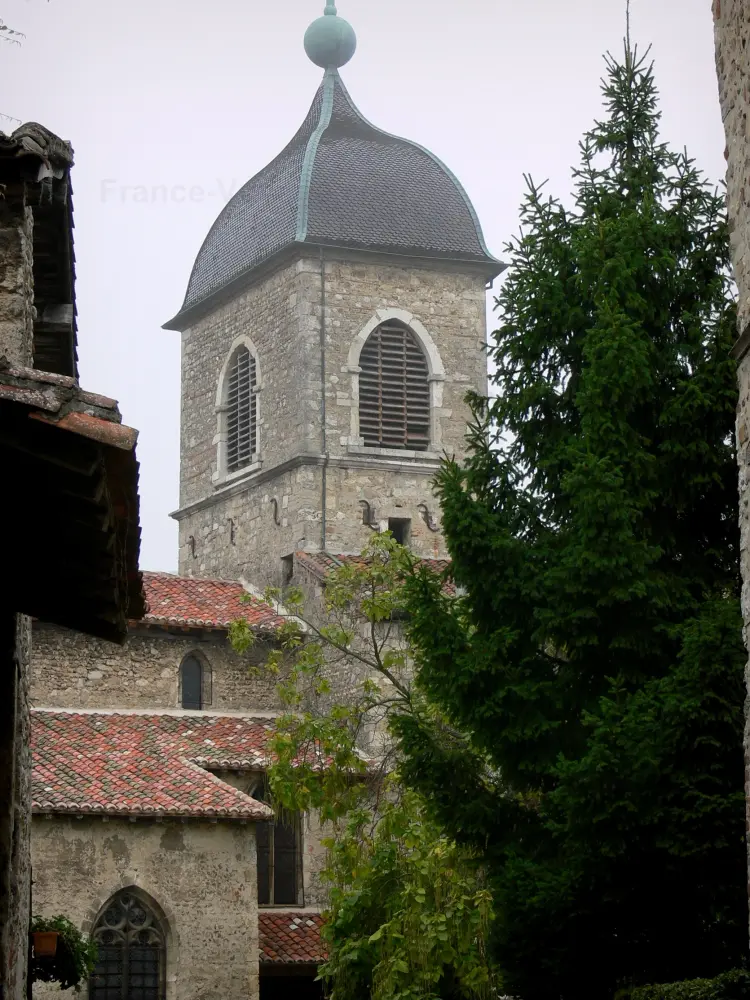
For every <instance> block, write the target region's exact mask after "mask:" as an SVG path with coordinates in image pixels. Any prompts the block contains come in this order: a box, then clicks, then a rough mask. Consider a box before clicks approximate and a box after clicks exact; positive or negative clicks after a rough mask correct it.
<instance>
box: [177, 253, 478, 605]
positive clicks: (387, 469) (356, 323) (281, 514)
mask: <svg viewBox="0 0 750 1000" xmlns="http://www.w3.org/2000/svg"><path fill="white" fill-rule="evenodd" d="M325 299H326V310H325V321H326V453H327V460H326V463H325V464H326V469H325V478H326V486H327V503H326V545H327V546H328V547H329V548H330V549H331V550H332V551H340V552H344V551H359V550H360V549H361V548H363V547H364V545H365V544H366V543H367V540H368V538H369V537H370V529H369V528H368V527H366V526H365V525H363V524H362V509H361V507H360V506H359V501H360V500H367V501H368V502H369V503H370V504H371V505H372V507H373V508H374V509H375V516H376V518H377V520H378V521H379V522H380V526H381V527H385V526H387V519H388V518H389V517H401V518H408V519H410V520H411V535H412V548H413V549H414V550H415V551H416V552H417V553H419V554H420V555H425V556H436V555H443V554H444V551H445V550H444V544H443V540H442V535H441V534H440V532H439V531H438V532H433V531H430V530H429V529H428V528H427V525H426V524H425V522H424V520H423V518H422V516H421V515H420V512H419V510H418V505H420V504H425V505H426V506H427V508H428V509H429V510H430V513H431V514H432V517H433V518H434V519H435V521H437V522H439V516H438V511H437V509H436V507H437V505H436V502H435V500H434V497H433V494H432V486H431V483H432V479H433V477H434V474H435V472H436V470H437V468H438V464H439V459H440V456H441V454H442V452H443V451H447V452H448V453H450V454H456V455H459V456H460V455H461V454H462V453H463V451H464V435H465V431H466V423H467V418H468V408H467V407H466V405H465V403H464V396H465V393H466V391H467V390H468V389H470V388H473V389H478V390H479V391H485V390H486V385H487V363H486V354H485V352H484V349H483V344H484V341H485V337H486V320H485V302H486V292H485V279H484V277H483V276H481V275H478V274H474V273H464V272H461V271H452V270H448V269H445V270H442V269H439V268H438V267H434V268H429V269H428V268H421V267H416V266H396V265H392V264H384V263H370V262H367V263H362V262H360V261H355V260H333V259H329V260H326V262H325ZM321 315H322V312H321V274H320V261H319V260H318V259H315V258H303V259H300V260H298V261H297V262H296V263H294V264H292V265H289V266H287V267H285V268H283V269H282V270H280V271H278V272H276V273H275V274H273V275H272V276H271V277H269V278H266V279H265V280H264V281H262V282H260V283H259V284H258V285H256V286H255V287H253V288H251V289H250V290H249V291H247V292H245V293H244V294H243V295H241V296H239V297H238V298H237V299H235V300H234V301H233V302H231V303H229V304H228V305H226V306H224V307H222V308H221V309H219V310H217V311H215V312H214V313H212V314H211V315H210V316H208V317H206V318H205V319H203V320H201V321H200V322H198V323H197V324H196V325H195V326H194V327H192V328H191V329H190V330H188V331H187V332H186V333H185V334H184V335H183V384H182V421H183V432H182V456H181V480H182V487H181V504H182V507H181V512H180V514H179V519H180V572H181V573H183V574H186V575H195V576H218V577H223V578H229V579H237V578H242V579H245V580H247V581H249V582H250V583H252V584H254V585H256V586H258V587H263V586H265V585H267V584H273V585H278V584H279V583H280V582H281V576H282V562H281V560H282V558H283V557H285V556H288V555H289V554H291V553H292V552H293V551H295V550H296V549H319V548H320V547H321V545H322V524H321V522H322V505H321V497H322V486H323V464H324V462H323V456H322V433H321V390H320V352H319V342H320V323H321ZM389 318H401V319H402V320H403V321H405V322H408V323H410V325H411V326H412V327H413V328H414V329H415V330H416V329H419V330H421V331H424V332H425V333H426V336H427V337H428V338H429V339H430V341H431V342H432V345H434V351H435V352H437V354H438V355H439V361H438V363H439V364H442V367H443V368H444V374H438V375H436V376H435V377H434V379H432V387H431V391H432V399H433V404H434V405H433V407H432V426H433V447H432V450H431V451H430V452H428V453H409V452H395V453H394V452H384V451H378V450H376V449H364V448H363V447H362V443H361V439H359V438H358V437H357V436H356V434H355V433H354V432H355V431H356V419H355V420H353V419H352V415H353V413H355V414H356V412H357V405H358V395H357V392H358V377H357V376H358V369H357V368H356V365H353V364H351V358H350V350H351V347H352V344H353V342H354V341H355V339H356V338H357V337H358V335H361V334H362V333H363V331H365V330H366V329H367V328H368V325H370V326H372V325H376V324H377V323H378V322H379V321H382V320H384V319H389ZM243 335H244V336H246V337H248V338H249V340H250V341H251V342H252V344H253V345H254V347H255V348H256V349H257V352H258V361H259V369H260V373H261V375H260V382H261V386H260V391H259V394H258V396H259V415H260V463H261V464H260V468H258V469H256V470H254V471H253V472H252V473H251V474H250V475H244V474H243V475H242V476H240V477H239V478H238V479H235V480H232V479H231V478H225V479H224V480H221V479H219V480H217V478H216V476H217V472H219V470H218V469H217V429H218V424H217V414H216V409H215V406H216V398H217V385H218V382H219V379H220V375H221V371H222V366H223V365H224V363H225V361H226V358H227V356H228V354H229V352H230V349H231V347H232V345H233V344H235V343H237V340H238V338H239V337H240V336H243ZM433 360H434V359H433ZM432 363H433V361H431V364H432ZM282 463H286V464H284V465H283V467H282V468H278V467H279V466H282Z"/></svg>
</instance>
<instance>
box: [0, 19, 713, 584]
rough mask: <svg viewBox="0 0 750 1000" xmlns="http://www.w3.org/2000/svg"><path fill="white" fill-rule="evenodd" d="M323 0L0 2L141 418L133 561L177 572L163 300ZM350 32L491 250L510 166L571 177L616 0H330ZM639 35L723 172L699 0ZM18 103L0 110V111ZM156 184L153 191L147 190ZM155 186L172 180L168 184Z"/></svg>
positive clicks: (367, 86) (83, 321)
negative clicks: (67, 167) (59, 141)
mask: <svg viewBox="0 0 750 1000" xmlns="http://www.w3.org/2000/svg"><path fill="white" fill-rule="evenodd" d="M323 6H324V0H244V2H240V0H212V2H211V3H198V2H197V0H130V2H129V3H127V4H117V5H115V4H113V3H112V2H110V0H49V2H45V0H0V17H2V19H3V20H4V21H5V22H6V23H7V24H8V25H10V26H11V27H13V28H16V29H18V30H20V31H23V32H25V34H26V38H25V40H24V41H23V44H22V45H21V46H11V45H7V44H6V45H1V46H0V95H2V96H1V98H0V111H3V112H5V113H6V114H8V115H12V116H14V117H15V118H18V119H21V120H22V121H29V120H32V121H38V122H41V123H42V124H44V125H46V126H47V127H48V128H50V129H52V130H53V131H54V132H57V133H58V134H59V135H61V136H63V137H64V138H66V139H69V140H70V141H71V142H72V143H73V146H74V148H75V152H76V166H75V169H74V173H73V185H74V191H75V195H74V202H75V219H76V234H75V235H76V256H77V270H78V285H77V288H78V311H79V353H80V367H81V382H82V384H83V386H84V387H85V388H89V389H92V390H96V391H97V392H103V393H107V394H109V395H112V396H115V397H116V398H117V399H119V401H120V407H121V409H122V412H123V417H124V420H125V422H126V423H128V424H130V425H131V426H134V427H137V428H139V430H140V438H139V443H138V455H139V459H140V462H141V514H142V524H143V546H142V554H141V565H142V567H143V568H144V569H162V570H174V569H176V564H177V529H176V524H175V522H174V521H172V520H170V519H169V518H168V516H167V515H168V513H169V512H170V511H171V510H174V509H175V507H176V506H177V497H178V472H179V374H180V373H179V334H177V333H169V332H166V331H163V330H161V329H160V327H161V324H162V323H163V322H164V321H165V320H167V319H169V318H170V317H171V316H173V315H174V313H175V312H176V311H177V309H178V308H179V306H180V305H181V303H182V298H183V295H184V291H185V286H186V284H187V280H188V276H189V274H190V269H191V267H192V263H193V260H194V257H195V255H196V253H197V251H198V248H199V247H200V244H201V242H202V241H203V238H204V236H205V234H206V232H207V231H208V229H209V227H210V225H211V223H212V222H213V220H214V218H215V217H216V215H217V214H218V212H219V211H220V209H221V208H222V206H223V204H224V202H225V200H226V199H227V198H228V197H229V195H230V194H231V193H233V192H234V191H236V190H237V188H238V187H239V186H240V185H241V184H243V183H244V182H245V181H246V180H247V179H248V178H249V177H251V176H252V175H253V174H255V173H256V172H257V171H258V170H260V169H261V168H262V167H263V166H264V165H265V164H266V163H267V162H268V161H269V160H271V159H272V158H273V157H274V156H275V155H276V154H277V153H278V152H279V151H280V150H281V148H282V147H283V146H284V145H285V144H286V142H287V141H288V140H289V139H290V138H291V136H292V135H293V134H294V132H295V131H296V129H297V127H298V126H299V124H300V123H301V121H302V119H303V117H304V115H305V114H306V112H307V109H308V107H309V104H310V102H311V101H312V98H313V95H314V93H315V90H316V88H317V86H318V83H319V81H320V77H321V74H322V71H320V70H318V68H317V67H315V66H313V65H312V64H311V63H310V62H308V60H307V58H306V56H305V54H304V50H303V48H302V37H303V35H304V31H305V28H306V27H307V25H308V23H309V22H310V21H311V20H312V19H313V18H314V17H316V16H318V15H319V14H320V13H321V12H322V8H323ZM338 6H339V13H340V14H341V15H342V16H343V17H345V18H347V19H348V20H349V21H350V22H351V23H352V25H353V26H354V28H355V30H356V32H357V36H358V42H359V45H358V50H357V53H356V55H355V57H354V59H353V60H352V61H351V63H350V64H349V65H348V66H346V67H345V68H344V70H343V71H342V76H343V77H344V80H345V82H346V84H347V87H348V88H349V91H350V93H351V94H352V97H353V98H354V100H355V102H356V103H357V104H358V105H359V107H360V109H361V111H362V113H363V114H364V115H365V117H367V118H369V119H370V120H371V121H372V122H374V123H375V124H376V125H378V126H380V127H381V128H383V129H385V130H386V131H388V132H394V133H397V134H400V135H405V136H407V137H408V138H410V139H414V140H415V141H417V142H419V143H421V144H422V145H424V146H427V147H428V148H429V149H431V150H432V151H433V152H435V153H436V154H437V155H438V156H440V157H441V158H442V159H443V160H444V161H445V162H446V163H447V164H448V166H449V167H450V168H451V169H452V170H453V172H454V173H455V174H456V175H457V176H458V177H459V179H460V180H461V182H462V183H463V185H464V187H465V188H466V190H467V191H468V194H469V197H470V198H471V199H472V200H473V202H474V205H475V207H476V209H477V212H478V214H479V218H480V220H481V222H482V225H483V228H484V233H485V236H486V239H487V243H488V245H489V247H490V250H491V251H493V252H494V253H495V254H497V255H501V253H502V248H503V244H504V243H505V241H506V240H507V238H508V236H509V234H511V233H512V232H515V231H516V229H517V225H518V223H517V213H518V205H519V203H520V199H521V195H522V192H523V179H522V174H523V173H524V172H526V173H531V174H532V176H533V177H534V178H535V179H536V180H543V179H545V178H549V181H550V183H549V190H550V191H551V192H555V193H557V194H560V195H565V194H567V192H568V191H569V190H570V186H571V185H570V167H571V165H572V164H573V163H574V162H575V161H576V158H577V143H578V140H579V138H580V136H581V134H582V133H583V132H584V131H585V129H586V128H587V127H588V126H589V125H590V124H591V122H592V121H593V119H594V118H595V117H596V116H597V115H598V114H599V109H600V106H601V105H600V92H599V81H600V78H601V75H602V69H603V63H602V53H603V52H604V51H605V50H607V49H611V50H614V51H616V52H619V51H620V50H621V40H622V36H623V31H624V20H625V0H453V2H448V0H341V2H340V3H339V5H338ZM632 34H633V37H634V38H635V39H636V40H638V41H639V43H641V44H644V45H645V44H648V43H652V44H653V57H654V59H655V62H656V77H657V82H658V85H659V88H660V91H661V97H662V105H661V106H662V110H663V115H664V120H663V126H664V128H663V133H664V136H665V138H666V139H668V140H669V142H671V143H672V144H674V145H677V146H679V147H682V146H687V148H688V151H689V152H690V153H691V155H692V156H694V157H695V158H696V160H697V161H698V164H699V165H700V166H701V167H702V169H703V170H704V171H705V173H706V174H707V175H708V176H709V177H710V178H711V179H712V180H716V181H719V180H720V179H721V178H722V177H723V174H724V169H725V164H724V158H723V150H724V137H723V131H722V126H721V118H720V114H719V108H718V100H717V88H716V77H715V70H714V62H713V33H712V21H711V12H710V0H632ZM15 125H16V123H14V122H8V121H5V122H2V121H0V129H2V130H4V131H11V130H12V128H14V127H15ZM152 189H156V190H152ZM164 189H166V194H165V190H164Z"/></svg>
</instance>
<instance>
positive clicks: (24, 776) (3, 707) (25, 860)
mask: <svg viewBox="0 0 750 1000" xmlns="http://www.w3.org/2000/svg"><path fill="white" fill-rule="evenodd" d="M29 652H30V623H29V620H28V618H26V617H24V616H23V615H17V614H15V613H13V612H12V611H4V612H3V614H2V615H1V616H0V804H1V807H0V997H2V998H3V1000H25V997H26V970H27V965H28V941H29V902H30V892H31V868H30V856H29V842H30V829H31V790H30V781H31V776H30V770H31V769H30V751H29V726H30V724H29V698H28V665H29Z"/></svg>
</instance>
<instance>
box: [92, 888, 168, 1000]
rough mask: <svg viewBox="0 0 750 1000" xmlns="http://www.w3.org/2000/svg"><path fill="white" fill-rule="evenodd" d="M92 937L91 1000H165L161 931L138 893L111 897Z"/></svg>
mask: <svg viewBox="0 0 750 1000" xmlns="http://www.w3.org/2000/svg"><path fill="white" fill-rule="evenodd" d="M92 937H93V939H94V941H95V942H96V946H97V949H98V957H97V962H96V968H95V969H94V972H93V973H92V976H91V979H90V980H89V998H90V1000H165V989H164V983H165V965H166V942H165V935H164V929H163V927H162V926H161V923H160V921H159V918H158V917H157V916H156V914H155V913H154V911H153V909H152V908H151V906H150V905H149V904H148V902H147V901H146V900H145V899H144V898H143V895H142V894H141V893H138V892H136V891H134V890H132V889H124V890H123V891H122V892H118V893H117V894H116V895H115V896H113V897H112V899H111V900H110V901H109V903H107V906H106V908H105V910H104V912H103V913H102V914H101V916H100V917H99V919H98V920H97V922H96V926H95V927H94V931H93V934H92Z"/></svg>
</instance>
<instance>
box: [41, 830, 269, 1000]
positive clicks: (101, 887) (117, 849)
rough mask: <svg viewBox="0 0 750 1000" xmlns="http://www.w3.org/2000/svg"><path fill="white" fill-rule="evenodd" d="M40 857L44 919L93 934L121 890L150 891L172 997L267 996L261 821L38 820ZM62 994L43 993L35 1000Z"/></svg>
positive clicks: (244, 999) (239, 999)
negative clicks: (261, 991)
mask: <svg viewBox="0 0 750 1000" xmlns="http://www.w3.org/2000/svg"><path fill="white" fill-rule="evenodd" d="M32 857H33V866H34V910H35V912H37V913H43V914H46V915H52V914H57V913H64V914H65V915H66V916H68V917H69V918H70V919H71V920H72V921H73V923H75V924H76V926H78V927H79V928H80V929H81V930H83V931H85V932H87V933H88V932H90V931H91V930H92V927H93V924H94V921H95V920H96V917H97V915H98V913H99V912H100V911H101V910H102V909H103V908H104V906H105V904H106V902H107V900H108V899H109V898H110V897H111V896H112V895H113V894H114V893H115V892H117V891H118V890H119V889H121V888H125V887H128V886H137V887H138V888H139V889H140V890H142V891H143V892H145V893H147V894H148V896H149V897H150V900H153V902H154V903H155V904H156V905H155V909H156V911H157V913H159V914H160V915H162V914H163V917H164V922H165V923H166V932H167V997H166V1000H253V998H255V997H257V996H258V920H257V913H258V906H257V880H256V856H255V834H254V827H253V825H252V824H247V825H243V824H240V823H228V822H222V821H218V822H213V823H211V822H208V821H200V820H189V821H187V822H184V823H182V822H179V821H176V820H173V821H164V822H161V823H158V822H155V821H152V820H138V821H136V822H129V821H128V820H127V819H122V820H121V819H110V820H108V821H105V820H103V819H102V818H101V817H82V818H73V817H64V816H55V817H51V818H44V817H41V816H39V817H36V816H35V817H34V822H33V829H32ZM52 992H55V993H59V990H57V989H56V988H55V989H52V988H51V987H49V986H46V985H45V984H41V983H40V984H36V985H35V986H34V996H35V997H43V996H47V995H49V994H50V993H52ZM86 996H87V993H86V992H85V991H84V992H83V994H82V1000H85V998H86Z"/></svg>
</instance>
